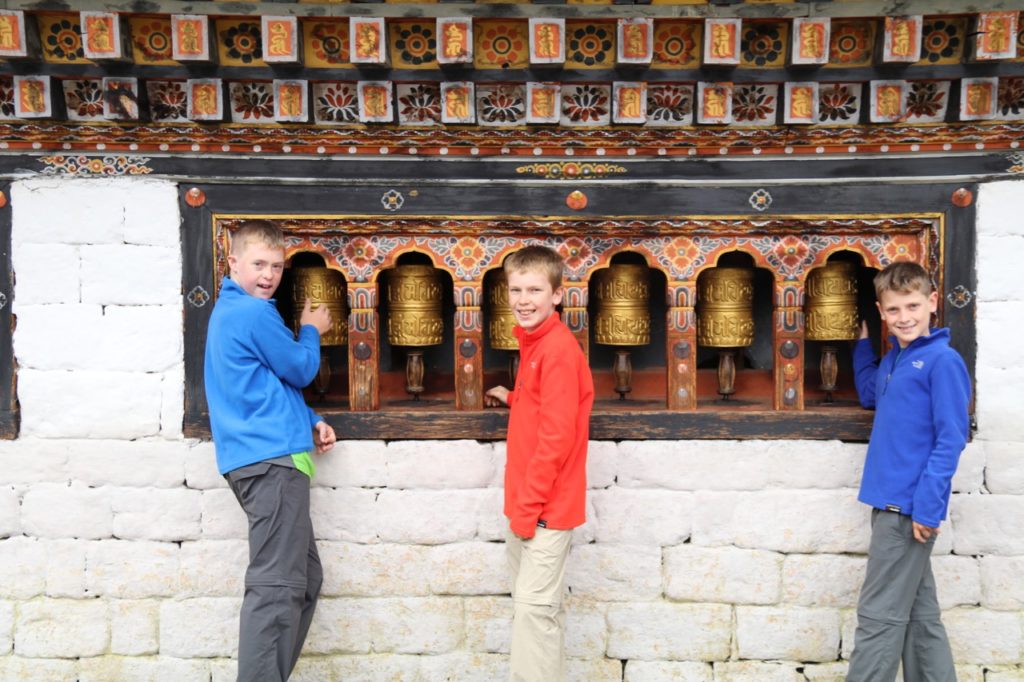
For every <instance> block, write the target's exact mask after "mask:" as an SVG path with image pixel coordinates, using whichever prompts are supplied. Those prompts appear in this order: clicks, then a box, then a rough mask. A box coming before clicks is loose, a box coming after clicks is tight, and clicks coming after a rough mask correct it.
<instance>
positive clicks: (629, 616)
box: [608, 602, 732, 661]
mask: <svg viewBox="0 0 1024 682" xmlns="http://www.w3.org/2000/svg"><path fill="white" fill-rule="evenodd" d="M731 639H732V609H731V608H730V607H728V606H725V605H721V604H670V603H666V602H637V603H632V604H610V605H609V606H608V656H609V657H610V658H619V659H640V660H645V661H651V660H658V659H662V660H664V659H669V660H688V661H720V660H723V659H726V658H728V657H729V647H730V641H731Z"/></svg>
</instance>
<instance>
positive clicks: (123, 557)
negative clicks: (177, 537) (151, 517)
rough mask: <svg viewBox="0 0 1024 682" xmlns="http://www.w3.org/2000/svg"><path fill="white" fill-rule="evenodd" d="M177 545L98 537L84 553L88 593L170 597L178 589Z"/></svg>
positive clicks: (140, 597) (179, 570)
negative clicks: (99, 539)
mask: <svg viewBox="0 0 1024 682" xmlns="http://www.w3.org/2000/svg"><path fill="white" fill-rule="evenodd" d="M179 551H180V550H179V548H178V546H177V545H176V544H174V543H171V542H149V541H144V540H140V541H128V540H101V541H99V542H94V543H90V545H89V549H88V553H87V555H86V565H87V566H88V572H87V574H86V586H87V589H88V591H89V594H92V595H99V596H103V597H114V598H117V599H143V598H147V597H174V596H178V594H179V592H180V590H181V562H180V559H179Z"/></svg>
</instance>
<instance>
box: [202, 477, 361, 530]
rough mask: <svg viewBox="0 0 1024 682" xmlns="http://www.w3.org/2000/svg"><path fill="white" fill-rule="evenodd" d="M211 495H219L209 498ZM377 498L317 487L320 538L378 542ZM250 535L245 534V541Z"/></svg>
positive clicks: (314, 508) (313, 511) (314, 509)
mask: <svg viewBox="0 0 1024 682" xmlns="http://www.w3.org/2000/svg"><path fill="white" fill-rule="evenodd" d="M211 492H217V491H207V492H206V493H205V494H206V495H209V494H210V493H211ZM228 494H230V493H228ZM377 495H378V493H376V492H374V491H372V490H361V489H359V488H339V489H337V490H335V489H333V488H317V487H314V488H313V489H312V490H310V512H309V513H310V516H311V517H312V519H313V531H314V533H315V534H316V537H318V538H323V539H325V540H344V541H346V542H377V533H378V525H379V523H380V519H379V518H378V515H379V514H380V513H381V512H380V507H378V506H377ZM235 506H236V507H237V506H238V504H237V503H236V504H235ZM246 532H247V531H243V534H242V537H245V533H246Z"/></svg>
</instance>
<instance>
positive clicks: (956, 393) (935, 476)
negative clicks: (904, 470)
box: [912, 349, 971, 528]
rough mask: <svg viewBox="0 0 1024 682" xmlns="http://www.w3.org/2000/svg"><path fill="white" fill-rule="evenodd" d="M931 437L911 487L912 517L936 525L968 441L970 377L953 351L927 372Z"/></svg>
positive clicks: (944, 507) (944, 506) (932, 526)
mask: <svg viewBox="0 0 1024 682" xmlns="http://www.w3.org/2000/svg"><path fill="white" fill-rule="evenodd" d="M929 384H930V388H931V419H932V433H934V441H933V444H932V450H931V453H930V454H929V455H928V461H927V462H925V467H924V471H923V472H922V473H921V478H920V479H918V482H917V488H916V489H915V491H914V506H913V513H912V516H913V518H914V521H917V522H918V523H920V524H922V525H924V526H928V527H929V528H938V527H939V524H940V523H942V519H944V518H945V517H946V506H947V505H948V504H949V492H950V488H951V486H952V480H953V474H955V473H956V466H957V463H958V462H959V461H960V453H961V452H963V449H964V446H966V445H967V436H968V430H969V428H970V425H969V419H968V415H967V408H968V402H969V401H970V398H971V379H970V377H969V376H968V374H967V368H966V367H965V366H964V362H963V360H962V359H961V358H960V356H959V355H958V354H957V352H956V351H954V350H952V349H950V352H949V353H944V354H943V355H942V356H941V357H940V358H939V359H938V361H937V362H936V364H935V366H934V367H933V368H932V371H931V375H930V376H929Z"/></svg>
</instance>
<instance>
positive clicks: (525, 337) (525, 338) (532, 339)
mask: <svg viewBox="0 0 1024 682" xmlns="http://www.w3.org/2000/svg"><path fill="white" fill-rule="evenodd" d="M561 319H562V318H561V317H560V316H559V314H558V311H557V310H556V311H555V312H553V313H551V315H549V316H548V319H546V320H544V321H543V322H541V323H540V326H539V327H537V328H536V329H535V330H533V331H532V332H528V331H526V330H525V329H523V328H522V327H520V326H519V325H518V324H517V325H516V326H515V327H513V328H512V333H513V334H515V335H516V338H517V339H519V347H520V348H523V347H524V346H532V345H533V344H535V343H537V342H538V341H540V340H541V339H542V338H543V337H544V336H546V335H547V334H548V332H550V331H551V330H552V329H554V328H555V327H557V326H558V323H559V322H560V321H561Z"/></svg>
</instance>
